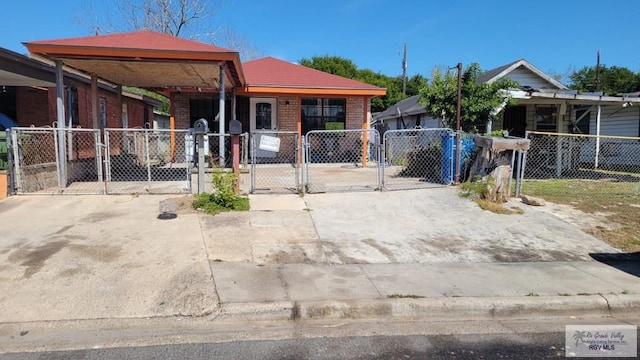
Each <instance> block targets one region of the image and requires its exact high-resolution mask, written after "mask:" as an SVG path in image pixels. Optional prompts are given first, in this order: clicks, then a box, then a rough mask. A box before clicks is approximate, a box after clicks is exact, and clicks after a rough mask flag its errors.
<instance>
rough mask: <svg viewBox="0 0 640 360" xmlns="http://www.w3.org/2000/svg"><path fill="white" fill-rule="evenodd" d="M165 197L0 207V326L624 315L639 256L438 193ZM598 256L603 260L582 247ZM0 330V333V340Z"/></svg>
mask: <svg viewBox="0 0 640 360" xmlns="http://www.w3.org/2000/svg"><path fill="white" fill-rule="evenodd" d="M168 198H172V199H174V200H173V201H176V202H181V201H186V200H185V199H182V198H179V197H176V196H156V195H145V196H139V197H138V196H28V197H12V198H9V199H6V200H3V201H0V219H1V220H2V224H3V229H2V233H1V234H2V235H1V236H0V314H2V318H1V319H0V323H5V324H8V323H23V322H38V321H54V322H55V321H68V320H92V319H125V318H151V317H154V318H158V317H170V316H184V317H191V318H198V319H202V318H209V319H211V320H214V321H226V320H228V321H246V320H285V319H334V318H368V317H373V318H378V317H393V318H420V317H425V318H429V319H437V318H443V319H451V318H457V319H466V318H469V319H474V318H496V317H498V318H499V317H509V318H523V319H526V318H529V317H532V316H555V315H575V316H581V315H587V314H588V315H597V316H600V315H603V316H606V315H610V314H614V313H624V312H637V311H638V310H640V282H639V281H638V276H639V275H640V270H639V267H640V262H638V260H637V257H636V258H635V259H632V260H631V261H629V259H628V258H626V257H625V256H621V255H620V254H619V252H618V251H617V250H616V249H614V248H611V247H610V246H608V245H607V244H604V243H602V242H601V241H599V240H597V239H595V238H594V237H592V236H590V235H588V234H585V233H584V232H582V231H581V230H580V228H579V227H578V226H580V225H581V224H585V223H586V224H598V225H602V226H607V223H606V222H603V219H601V218H598V217H591V216H586V215H584V214H579V213H576V212H570V211H569V210H567V209H562V208H559V207H554V206H553V205H552V206H549V207H547V208H544V209H539V208H531V207H524V206H523V205H521V204H519V203H517V202H515V201H514V202H513V203H512V204H510V205H509V206H518V207H522V208H523V210H524V214H522V215H497V214H493V213H489V212H486V211H483V210H481V209H479V208H478V207H477V205H476V204H474V203H472V202H470V201H468V200H466V199H462V198H460V197H458V196H457V195H456V193H455V190H454V189H452V188H442V189H429V190H421V191H406V192H382V193H381V192H375V193H348V194H317V195H306V196H305V197H304V198H303V197H300V196H297V195H255V196H254V195H252V196H250V199H251V200H250V201H251V211H249V212H244V213H224V214H219V215H217V216H209V215H206V214H202V213H197V212H194V211H191V210H189V209H188V206H183V207H181V210H179V211H177V215H178V217H177V218H175V219H171V220H160V219H158V214H159V208H158V204H159V202H160V201H162V200H165V199H168ZM594 256H595V257H599V258H602V259H605V260H606V259H609V260H610V261H604V262H608V264H605V263H604V262H598V261H595V260H593V257H594ZM0 336H4V335H0Z"/></svg>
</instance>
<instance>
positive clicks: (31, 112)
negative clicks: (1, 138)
mask: <svg viewBox="0 0 640 360" xmlns="http://www.w3.org/2000/svg"><path fill="white" fill-rule="evenodd" d="M54 110H55V108H54ZM16 113H17V116H16V122H17V123H18V126H31V125H33V126H45V125H51V120H50V119H51V116H50V115H49V93H48V91H47V90H43V89H39V88H31V87H18V88H16Z"/></svg>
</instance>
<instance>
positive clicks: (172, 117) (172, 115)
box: [169, 91, 176, 162]
mask: <svg viewBox="0 0 640 360" xmlns="http://www.w3.org/2000/svg"><path fill="white" fill-rule="evenodd" d="M173 94H174V93H173V91H172V92H170V93H169V128H170V129H171V132H170V133H169V138H170V141H171V161H172V162H175V161H176V132H175V130H176V106H175V104H174V101H175V99H174V96H173Z"/></svg>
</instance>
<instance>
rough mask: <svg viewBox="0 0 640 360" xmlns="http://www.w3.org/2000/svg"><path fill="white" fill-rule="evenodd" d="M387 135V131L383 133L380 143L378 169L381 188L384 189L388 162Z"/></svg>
mask: <svg viewBox="0 0 640 360" xmlns="http://www.w3.org/2000/svg"><path fill="white" fill-rule="evenodd" d="M387 137H388V136H387V133H386V132H385V133H384V135H382V142H381V143H380V144H378V146H379V148H378V169H379V170H378V171H379V173H380V189H382V190H384V186H385V182H386V179H385V176H386V174H385V167H386V166H385V165H386V164H387V151H386V150H385V147H386V144H387Z"/></svg>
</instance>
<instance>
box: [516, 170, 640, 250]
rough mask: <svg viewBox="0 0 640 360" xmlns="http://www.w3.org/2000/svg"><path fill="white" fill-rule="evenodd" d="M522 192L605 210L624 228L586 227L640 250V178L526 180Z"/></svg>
mask: <svg viewBox="0 0 640 360" xmlns="http://www.w3.org/2000/svg"><path fill="white" fill-rule="evenodd" d="M521 192H522V194H524V195H531V196H537V197H541V198H543V199H545V200H547V201H550V202H554V203H558V204H567V205H571V206H573V207H575V208H576V209H578V210H581V211H584V212H587V213H605V214H607V218H608V219H609V220H610V221H612V222H615V223H618V224H620V228H618V229H615V230H608V229H604V228H602V227H596V228H592V229H584V230H585V231H587V232H589V233H591V234H592V235H594V236H595V237H597V238H599V239H602V240H604V241H606V242H607V243H609V244H610V245H612V246H614V247H616V248H618V249H620V250H623V251H626V252H636V251H640V182H636V181H633V182H623V181H595V180H556V179H554V180H525V181H524V182H523V184H522V191H521Z"/></svg>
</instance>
